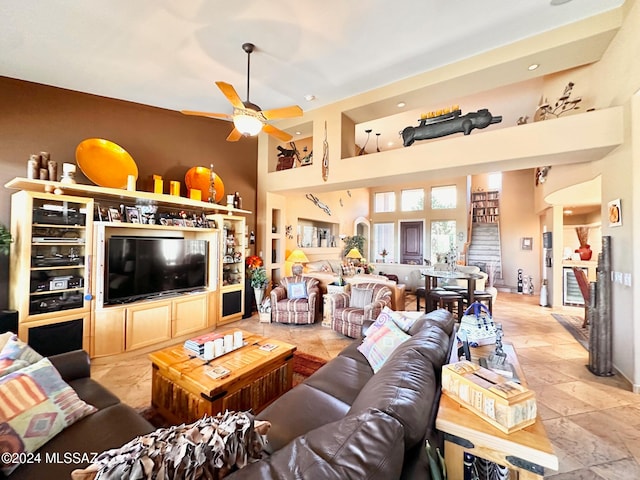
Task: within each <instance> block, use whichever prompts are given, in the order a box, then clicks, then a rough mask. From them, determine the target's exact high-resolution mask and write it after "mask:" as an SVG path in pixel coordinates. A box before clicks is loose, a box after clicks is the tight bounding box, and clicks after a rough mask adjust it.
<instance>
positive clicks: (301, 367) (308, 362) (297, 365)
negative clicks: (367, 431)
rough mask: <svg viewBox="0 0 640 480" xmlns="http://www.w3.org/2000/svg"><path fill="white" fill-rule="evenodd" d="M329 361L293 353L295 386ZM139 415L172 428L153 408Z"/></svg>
mask: <svg viewBox="0 0 640 480" xmlns="http://www.w3.org/2000/svg"><path fill="white" fill-rule="evenodd" d="M325 363H327V361H326V360H325V359H323V358H320V357H316V356H315V355H310V354H308V353H304V352H300V351H297V350H296V351H295V352H294V353H293V386H294V387H295V386H296V385H298V384H299V383H301V382H303V381H304V380H305V379H306V378H308V377H310V376H311V375H313V373H314V372H315V371H316V370H318V369H319V368H320V367H322V366H323V365H324V364H325ZM138 414H140V415H142V417H143V418H144V419H145V420H147V421H148V422H149V423H151V424H152V425H153V426H154V427H156V428H161V427H170V426H171V425H172V424H171V423H170V422H169V421H167V420H166V419H165V418H164V417H163V416H162V415H160V413H158V411H157V410H156V409H155V408H154V407H153V406H148V407H145V408H141V409H138Z"/></svg>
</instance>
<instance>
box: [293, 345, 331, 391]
mask: <svg viewBox="0 0 640 480" xmlns="http://www.w3.org/2000/svg"><path fill="white" fill-rule="evenodd" d="M325 363H327V361H326V360H325V359H324V358H320V357H316V356H315V355H310V354H308V353H304V352H300V351H298V350H296V351H295V352H294V353H293V386H294V387H295V386H296V385H298V384H299V383H301V382H303V381H304V380H305V379H306V378H307V377H310V376H311V375H313V373H314V372H315V371H316V370H318V369H319V368H320V367H322V366H323V365H324V364H325Z"/></svg>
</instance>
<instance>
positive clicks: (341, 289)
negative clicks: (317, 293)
mask: <svg viewBox="0 0 640 480" xmlns="http://www.w3.org/2000/svg"><path fill="white" fill-rule="evenodd" d="M350 289H351V285H349V284H348V283H346V284H344V285H335V284H333V283H330V284H329V285H327V293H326V294H325V295H323V296H322V326H323V327H331V313H332V310H331V296H332V295H335V294H336V293H345V292H349V290H350Z"/></svg>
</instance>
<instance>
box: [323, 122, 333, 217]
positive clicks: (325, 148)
mask: <svg viewBox="0 0 640 480" xmlns="http://www.w3.org/2000/svg"><path fill="white" fill-rule="evenodd" d="M328 179H329V142H328V141H327V121H326V120H325V121H324V140H323V141H322V180H324V181H325V182H326V181H327V180H328ZM329 215H331V213H329Z"/></svg>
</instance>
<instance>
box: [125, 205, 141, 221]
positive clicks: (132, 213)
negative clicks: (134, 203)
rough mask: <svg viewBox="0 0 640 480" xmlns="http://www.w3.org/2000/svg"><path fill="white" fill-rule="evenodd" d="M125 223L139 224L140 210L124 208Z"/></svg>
mask: <svg viewBox="0 0 640 480" xmlns="http://www.w3.org/2000/svg"><path fill="white" fill-rule="evenodd" d="M124 213H125V218H126V219H127V223H140V210H138V209H137V208H136V207H124Z"/></svg>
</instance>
